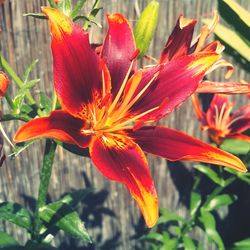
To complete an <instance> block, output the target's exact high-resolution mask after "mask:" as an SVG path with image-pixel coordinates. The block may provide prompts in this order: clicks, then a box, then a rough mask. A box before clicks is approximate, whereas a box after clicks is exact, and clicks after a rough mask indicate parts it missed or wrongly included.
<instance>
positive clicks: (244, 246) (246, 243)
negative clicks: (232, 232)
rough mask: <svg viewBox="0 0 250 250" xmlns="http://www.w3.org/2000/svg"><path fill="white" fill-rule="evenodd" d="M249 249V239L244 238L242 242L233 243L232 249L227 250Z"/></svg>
mask: <svg viewBox="0 0 250 250" xmlns="http://www.w3.org/2000/svg"><path fill="white" fill-rule="evenodd" d="M248 249H250V238H246V239H244V240H241V241H238V242H235V243H234V245H233V247H231V248H229V250H248Z"/></svg>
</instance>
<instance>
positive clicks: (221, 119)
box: [218, 102, 226, 129]
mask: <svg viewBox="0 0 250 250" xmlns="http://www.w3.org/2000/svg"><path fill="white" fill-rule="evenodd" d="M225 108H226V103H225V102H224V103H223V105H222V108H221V110H220V114H219V117H218V123H219V124H218V125H219V127H220V128H221V129H222V128H223V127H222V123H223V122H222V121H223V118H224V117H223V116H224V111H225Z"/></svg>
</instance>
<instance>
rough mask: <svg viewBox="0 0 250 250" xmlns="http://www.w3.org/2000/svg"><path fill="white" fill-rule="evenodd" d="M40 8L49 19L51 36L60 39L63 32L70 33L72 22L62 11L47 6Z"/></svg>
mask: <svg viewBox="0 0 250 250" xmlns="http://www.w3.org/2000/svg"><path fill="white" fill-rule="evenodd" d="M41 10H42V12H43V13H44V14H45V15H46V16H47V17H48V19H49V22H50V29H51V33H52V35H53V38H55V39H56V40H61V39H62V37H63V34H68V35H70V34H71V33H72V32H73V22H72V21H71V19H70V18H69V17H67V16H65V15H64V14H63V13H62V12H60V11H58V10H56V9H53V8H49V7H41Z"/></svg>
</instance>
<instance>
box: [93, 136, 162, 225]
mask: <svg viewBox="0 0 250 250" xmlns="http://www.w3.org/2000/svg"><path fill="white" fill-rule="evenodd" d="M90 155H91V158H92V160H93V162H94V164H95V165H96V167H97V168H98V169H99V170H100V171H101V173H102V174H103V175H104V176H106V177H107V178H108V179H110V180H114V181H117V182H121V183H123V184H124V185H125V186H126V187H127V188H128V190H129V191H130V193H131V195H132V196H133V197H134V199H135V200H136V202H137V204H138V206H139V207H140V209H141V212H142V214H143V216H144V218H145V221H146V223H147V225H148V226H149V227H152V226H154V224H155V223H156V220H157V218H158V200H157V195H156V191H155V187H154V183H153V180H152V179H151V177H150V172H149V168H148V164H147V160H146V158H145V155H144V153H143V152H142V151H141V149H140V148H139V147H138V145H136V144H135V143H133V141H131V140H130V139H129V138H127V137H125V136H122V135H107V136H106V135H104V136H102V137H100V138H98V139H96V140H95V141H94V143H93V144H92V145H91V147H90Z"/></svg>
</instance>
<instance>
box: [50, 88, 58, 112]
mask: <svg viewBox="0 0 250 250" xmlns="http://www.w3.org/2000/svg"><path fill="white" fill-rule="evenodd" d="M56 104H57V95H56V91H54V92H53V97H52V106H51V110H52V111H53V110H55V109H56Z"/></svg>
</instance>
